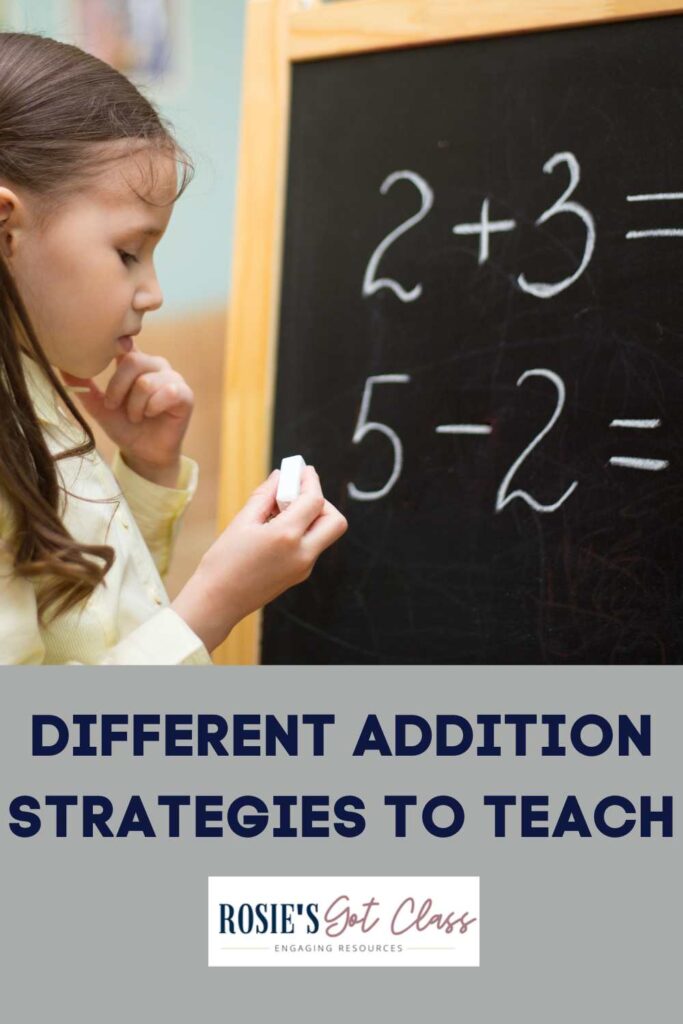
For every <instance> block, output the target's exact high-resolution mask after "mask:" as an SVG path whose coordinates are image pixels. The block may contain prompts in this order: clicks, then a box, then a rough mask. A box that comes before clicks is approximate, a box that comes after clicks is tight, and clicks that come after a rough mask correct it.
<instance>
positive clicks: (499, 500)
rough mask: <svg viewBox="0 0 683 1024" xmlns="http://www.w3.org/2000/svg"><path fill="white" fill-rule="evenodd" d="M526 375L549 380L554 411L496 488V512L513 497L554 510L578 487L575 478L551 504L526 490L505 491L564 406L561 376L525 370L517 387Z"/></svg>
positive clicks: (549, 510) (544, 510) (538, 510)
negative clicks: (553, 399) (553, 398)
mask: <svg viewBox="0 0 683 1024" xmlns="http://www.w3.org/2000/svg"><path fill="white" fill-rule="evenodd" d="M527 377H545V378H546V379H547V380H549V381H551V382H552V383H553V384H554V385H555V387H556V389H557V405H556V406H555V411H554V412H553V414H552V416H551V417H550V419H549V420H548V422H547V423H546V425H545V426H544V427H543V429H542V430H540V431H539V432H538V434H536V437H535V438H534V439H533V440H532V441H531V442H530V444H528V445H527V446H526V448H525V449H524V451H523V452H522V454H521V455H520V456H519V457H518V458H516V459H515V461H514V462H513V463H512V465H511V466H510V468H509V469H508V471H507V473H506V474H505V477H504V478H503V482H502V483H501V485H500V487H499V488H498V494H497V495H496V512H500V511H501V510H502V509H504V508H505V506H506V505H509V503H510V502H511V501H513V499H514V498H521V499H522V501H525V502H526V503H527V505H529V506H530V507H531V508H533V509H534V510H535V511H536V512H554V511H555V510H556V509H558V508H559V507H560V505H562V504H564V502H565V501H566V500H567V498H568V497H569V495H570V494H571V493H572V491H574V490H575V489H576V488H577V487H578V481H576V480H575V481H574V483H573V484H571V486H569V487H568V488H567V490H566V491H565V492H564V494H563V495H562V497H561V498H558V499H557V501H555V502H553V504H552V505H541V503H540V502H538V501H536V499H535V498H532V497H531V495H530V494H528V493H527V492H526V491H521V490H517V491H512V493H511V494H508V493H507V490H508V487H509V486H510V481H511V480H512V478H513V476H514V475H515V473H516V472H517V470H518V469H519V467H520V466H521V465H522V463H523V462H524V460H525V459H526V457H527V455H529V454H530V453H531V452H532V451H533V449H534V448H535V447H536V445H537V444H538V443H539V441H540V440H541V438H543V437H545V435H546V434H547V433H548V432H549V431H550V430H552V428H553V426H554V425H555V423H556V422H557V419H558V417H559V416H560V413H561V412H562V409H563V408H564V398H565V388H564V383H563V381H562V378H561V377H560V376H558V374H556V373H554V372H553V370H526V371H525V372H524V373H523V374H522V376H521V377H520V378H519V380H518V381H517V386H518V387H519V385H520V384H522V383H523V382H524V381H525V380H526V379H527Z"/></svg>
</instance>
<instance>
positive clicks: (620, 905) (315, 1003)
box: [0, 666, 683, 1024]
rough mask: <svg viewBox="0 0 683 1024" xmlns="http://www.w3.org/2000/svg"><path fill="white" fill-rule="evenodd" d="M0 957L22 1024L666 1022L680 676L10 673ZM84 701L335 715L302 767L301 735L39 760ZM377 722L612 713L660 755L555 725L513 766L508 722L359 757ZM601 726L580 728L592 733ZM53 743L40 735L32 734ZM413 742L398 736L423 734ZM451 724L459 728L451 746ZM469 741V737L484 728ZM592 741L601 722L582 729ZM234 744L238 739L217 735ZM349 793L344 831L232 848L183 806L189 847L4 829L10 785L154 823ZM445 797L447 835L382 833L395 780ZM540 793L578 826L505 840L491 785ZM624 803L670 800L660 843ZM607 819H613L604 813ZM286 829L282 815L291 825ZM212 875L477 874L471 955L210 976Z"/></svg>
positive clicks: (675, 878) (673, 960)
mask: <svg viewBox="0 0 683 1024" xmlns="http://www.w3.org/2000/svg"><path fill="white" fill-rule="evenodd" d="M0 701H1V702H2V707H1V709H0V710H1V714H0V735H1V742H2V765H3V771H2V778H1V782H0V785H1V787H2V801H1V806H2V813H3V820H2V832H1V835H2V839H1V845H2V849H1V857H2V866H3V871H2V886H3V894H2V907H3V912H2V940H3V950H2V960H3V966H4V975H5V984H4V986H3V989H4V992H3V1004H4V1014H3V1015H4V1016H6V1019H8V1020H12V1021H13V1022H15V1024H23V1022H26V1024H35V1022H37V1021H41V1020H44V1019H63V1018H69V1019H70V1020H72V1021H74V1022H76V1024H81V1022H83V1024H85V1022H88V1024H90V1022H91V1021H93V1020H97V1021H98V1022H99V1024H109V1022H114V1021H117V1022H119V1021H135V1022H137V1021H142V1020H147V1021H162V1020H163V1021H165V1022H169V1024H175V1022H178V1024H180V1022H185V1021H187V1020H188V1019H190V1020H194V1019H200V1018H204V1019H226V1020H228V1019H234V1018H236V1017H238V1016H239V1018H240V1019H249V1020H256V1021H267V1020H270V1019H285V1020H290V1019H291V1020H298V1021H302V1022H308V1021H311V1022H313V1021H318V1020H320V1019H326V1020H329V1021H337V1020H339V1021H341V1020H348V1019H349V1017H353V1018H358V1019H359V1020H362V1021H364V1020H368V1019H371V1018H372V1017H376V1016H377V1017H382V1018H386V1019H391V1020H395V1021H401V1022H402V1021H406V1022H408V1021H412V1020H414V1019H416V1018H418V1017H421V1016H424V1014H425V1013H429V1014H434V1015H436V1016H437V1018H441V1019H456V1018H462V1019H467V1020H469V1021H476V1022H482V1024H483V1022H486V1024H489V1022H490V1021H492V1020H494V1019H496V1017H500V1016H501V1015H505V1017H506V1018H508V1019H513V1020H525V1021H527V1022H529V1024H536V1022H539V1024H540V1022H541V1021H542V1022H544V1024H545V1022H546V1021H547V1020H549V1019H551V1020H553V1021H554V1022H556V1024H561V1022H564V1021H574V1020H575V1019H576V1018H577V1017H578V1018H586V1019H590V1020H599V1019H603V1020H610V1021H612V1020H620V1021H623V1022H631V1021H633V1022H636V1021H638V1022H640V1021H642V1020H643V1019H653V1020H657V1019H659V1018H660V1017H661V1016H663V1015H664V1011H665V1010H666V1008H667V1007H669V1009H670V1008H671V1007H673V1006H675V1005H676V1004H677V998H676V990H677V988H678V984H679V983H678V974H679V971H680V952H681V947H680V920H681V912H682V911H683V885H682V883H681V878H680V867H681V842H680V837H679V829H678V827H677V814H678V810H679V806H680V799H681V780H682V778H683V772H682V771H681V767H682V762H683V755H682V754H681V737H680V732H679V717H680V713H681V710H682V708H683V688H681V685H680V669H677V668H672V669H662V668H659V669H653V668H641V667H627V668H605V667H601V668H588V669H578V668H568V669H564V670H563V669H561V668H557V667H553V668H547V667H539V668H527V667H505V668H491V667H482V666H476V667H465V668H460V667H435V668H429V669H425V668H424V667H420V668H410V667H396V668H360V669H359V668H352V669H348V668H342V667H324V668H310V667H308V668H280V669H274V668H273V669H268V668H254V669H219V668H216V669H214V670H211V669H209V670H205V669H199V670H189V669H180V670H168V669H145V670H135V669H120V670H119V669H111V670H103V669H92V670H90V669H77V670H74V669H48V668H39V669H35V670H31V669H21V670H7V669H5V670H3V672H2V687H1V688H0ZM39 713H40V714H53V715H58V716H60V717H61V718H63V719H65V720H66V721H71V719H72V716H73V715H74V714H95V715H102V714H104V713H109V714H113V713H121V714H127V715H133V714H134V713H137V714H140V713H151V714H153V713H158V714H162V715H163V714H166V715H168V714H171V713H187V714H192V715H198V714H200V713H213V714H217V715H223V716H225V717H227V718H228V719H231V718H232V716H234V715H236V714H240V713H254V714H259V715H265V714H267V713H271V714H274V715H277V716H279V717H280V718H284V717H285V716H286V715H287V714H298V715H302V714H316V713H317V714H322V713H329V714H333V715H334V716H335V718H336V722H335V725H334V727H328V728H327V730H326V737H327V743H326V753H325V756H324V757H314V756H313V755H312V752H311V746H312V745H311V732H310V729H308V730H305V729H304V730H302V732H301V746H300V753H299V756H297V757H288V756H286V755H283V754H279V755H278V756H275V757H266V756H261V757H246V756H242V757H237V756H234V755H233V754H232V753H231V755H230V756H229V757H227V758H218V757H206V758H199V757H192V758H190V757H174V758H170V757H164V756H163V754H162V751H161V750H160V744H154V743H152V744H150V745H149V747H148V749H147V751H146V753H145V756H144V757H134V756H133V754H132V750H131V747H130V745H126V744H124V743H116V744H114V753H113V756H111V757H106V758H105V757H74V756H72V755H71V754H70V753H69V752H65V753H63V754H61V755H59V756H56V757H43V758H35V757H32V756H31V716H32V715H33V714H39ZM370 713H374V714H377V715H378V716H379V717H380V720H381V722H382V723H383V725H384V726H385V728H386V730H387V737H388V739H389V741H390V742H393V721H394V716H395V715H397V714H415V715H420V716H422V717H423V718H424V719H426V720H427V721H428V722H431V723H432V724H434V722H435V716H436V715H437V714H441V715H456V714H457V715H462V716H463V717H465V718H467V719H469V720H470V721H471V722H472V723H473V724H474V723H475V720H476V716H477V715H487V714H499V715H503V716H504V715H506V714H515V713H516V714H535V715H537V716H541V715H543V714H560V715H565V716H566V718H567V721H568V723H571V722H573V721H574V720H575V719H577V718H579V717H580V716H582V715H586V714H595V715H602V716H604V717H605V719H607V720H609V722H610V723H612V724H613V725H615V727H616V724H617V719H618V716H619V715H620V714H621V715H629V716H631V717H632V719H634V720H635V721H639V720H640V716H641V715H650V716H651V721H652V754H651V756H649V757H644V756H642V755H641V754H639V753H637V752H635V751H632V753H631V755H630V756H619V754H618V751H617V749H616V739H615V743H614V745H613V746H612V747H610V749H609V750H608V751H607V752H606V753H605V754H603V755H601V756H598V757H586V756H584V755H581V754H579V753H577V752H576V751H575V750H572V749H571V746H570V744H569V741H568V730H564V732H563V738H564V740H565V742H566V743H567V756H565V757H541V755H540V747H541V746H542V744H543V742H544V741H545V739H546V738H547V731H546V730H545V729H543V728H542V727H541V726H540V725H537V726H531V727H529V729H528V733H527V747H528V750H527V755H526V756H515V752H514V750H515V748H514V731H513V729H512V728H511V727H502V726H501V727H499V728H498V731H497V737H498V739H499V742H500V745H501V747H502V755H501V756H499V757H483V756H476V755H475V753H474V752H473V749H472V748H471V749H470V750H469V751H468V752H467V753H464V754H462V755H461V756H450V757H449V756H444V757H438V756H436V754H435V753H434V751H433V750H430V751H429V752H427V753H424V754H422V755H420V756H417V757H380V756H379V755H377V754H372V753H369V754H367V755H366V756H365V757H362V758H354V757H352V756H351V752H352V750H353V747H354V745H355V742H356V740H357V738H358V735H359V733H360V729H361V726H362V724H363V722H364V720H365V718H366V716H367V715H368V714H370ZM591 730H592V731H591ZM46 735H47V734H46ZM415 735H416V734H415V733H411V736H412V738H413V739H414V738H415ZM454 735H455V734H453V736H454ZM481 737H482V733H481V731H477V729H476V728H475V738H476V740H477V741H480V740H481ZM584 737H585V739H586V742H591V743H593V742H595V740H596V737H597V732H596V730H595V727H589V728H588V729H587V730H586V731H585V732H584ZM225 744H226V746H227V748H228V750H231V749H232V748H231V735H230V734H229V735H228V737H227V738H226V740H225ZM276 793H277V794H290V793H291V794H298V795H302V794H329V795H330V797H331V800H332V802H334V799H336V798H337V797H338V796H342V795H345V794H355V795H358V796H360V797H361V798H362V799H363V801H364V803H365V808H366V811H365V817H366V828H365V831H364V832H363V833H362V834H361V835H359V836H358V837H357V838H353V839H348V838H342V837H340V836H338V835H336V834H335V833H334V832H333V834H332V835H331V836H330V837H329V838H301V837H298V838H277V839H275V838H273V837H272V834H271V828H270V827H269V828H268V829H266V830H265V831H264V832H263V833H262V834H261V835H260V836H258V837H255V838H250V839H246V838H240V837H237V836H235V835H234V834H232V833H230V831H229V830H228V829H227V828H226V830H225V835H224V836H223V837H221V838H201V839H198V838H195V837H194V835H193V818H192V816H191V815H190V816H188V818H187V819H185V818H183V819H182V823H183V827H182V832H181V836H180V837H179V838H175V839H172V838H167V837H161V836H160V837H159V838H154V839H151V838H144V837H142V836H140V835H131V836H129V837H128V838H126V839H124V838H111V839H104V838H101V837H97V836H95V837H94V838H89V839H84V838H82V836H81V822H80V814H81V809H80V806H79V807H74V808H71V809H70V811H69V819H68V825H69V833H70V834H69V836H67V837H66V838H56V837H55V835H54V832H55V817H54V810H50V809H46V808H45V807H42V806H41V810H40V812H39V814H40V818H41V822H42V827H41V831H40V832H39V833H38V834H37V835H36V836H35V837H34V838H30V839H26V838H24V839H20V838H17V837H16V836H14V835H13V834H12V833H11V832H10V829H9V823H10V818H11V815H10V811H9V805H10V802H11V801H12V799H13V798H15V797H17V796H19V795H21V794H31V795H33V796H35V797H36V798H37V799H38V800H39V801H41V805H42V804H43V802H44V798H45V796H46V794H78V795H79V796H82V795H83V794H91V795H94V794H99V795H104V796H107V797H108V798H109V799H110V800H111V801H112V802H113V804H114V807H115V811H114V815H113V818H112V823H113V827H114V829H115V828H116V819H117V818H119V819H120V817H121V814H122V812H123V810H124V809H125V806H126V804H127V802H128V800H129V798H130V796H131V794H139V795H140V796H141V797H142V798H143V801H144V802H145V804H146V806H147V807H148V808H151V809H152V811H153V812H154V813H153V818H154V822H155V824H157V825H163V824H164V823H165V821H166V820H167V819H166V817H165V816H163V815H161V814H160V813H159V811H158V808H157V807H156V798H157V796H158V795H159V794H188V795H191V796H192V795H196V794H213V795H220V796H222V797H223V798H224V799H225V801H226V803H227V802H228V801H230V800H232V799H234V798H235V797H237V796H240V795H243V794H253V795H257V796H260V797H261V798H262V799H263V800H265V801H266V803H268V804H270V802H271V800H272V796H273V794H276ZM397 793H400V794H414V795H415V796H417V798H418V804H420V803H423V802H425V801H426V800H428V799H429V798H430V797H432V796H434V795H438V794H449V795H451V796H454V797H456V798H457V799H458V800H459V801H460V802H461V804H462V805H463V807H464V809H465V813H466V820H465V824H464V826H463V828H462V829H461V831H460V832H459V833H458V834H457V835H455V836H452V837H450V838H435V837H434V836H431V835H429V834H428V833H427V832H426V831H425V829H423V828H422V826H421V825H420V822H419V815H418V814H416V813H415V812H414V811H413V813H412V814H411V815H409V818H408V834H407V836H406V837H405V838H402V839H399V838H395V837H394V835H393V814H392V813H391V812H390V810H389V809H388V808H387V807H385V806H384V803H383V799H384V796H385V795H386V794H397ZM502 793H504V794H515V795H517V796H518V797H519V796H521V795H522V794H527V795H547V796H548V797H549V805H548V816H549V827H550V830H551V831H552V829H553V826H554V824H555V822H556V820H557V818H558V815H559V814H560V812H561V808H562V806H563V803H564V801H565V799H566V797H567V796H568V795H569V794H573V795H575V796H576V797H577V798H578V800H579V803H580V805H581V808H582V810H583V811H584V813H585V815H586V818H587V821H588V823H589V825H590V828H591V832H592V833H593V835H592V837H591V838H580V837H579V836H577V835H576V834H574V833H570V834H566V835H565V836H564V837H562V838H559V837H555V838H552V837H547V838H544V837H533V838H522V837H521V836H520V827H521V825H520V821H521V819H520V814H519V809H518V808H517V807H515V808H510V810H509V811H508V816H507V825H508V834H507V836H506V837H505V838H495V837H494V828H493V809H492V808H491V807H485V806H484V805H483V797H484V795H486V794H502ZM612 794H619V795H621V796H623V797H626V798H628V799H630V800H631V801H632V802H633V803H634V804H635V805H636V806H637V807H638V806H639V800H640V797H641V796H643V795H650V796H652V798H653V806H654V807H658V806H660V805H661V798H662V796H664V795H670V796H672V798H673V831H674V835H673V838H670V839H666V838H662V836H661V826H658V825H657V824H656V823H655V824H654V825H653V836H652V838H641V837H640V836H639V834H638V833H639V828H640V817H641V816H640V815H639V814H638V815H636V817H637V818H638V819H639V823H638V825H637V827H636V828H635V829H634V831H633V832H632V833H631V834H630V835H629V836H627V837H625V838H608V837H606V836H604V835H600V834H599V833H598V830H597V829H596V828H595V826H594V822H593V812H594V809H595V807H596V804H597V803H598V802H599V801H600V800H601V799H602V798H603V797H606V796H608V795H612ZM620 817H621V819H622V820H623V813H622V814H621V816H620V815H619V814H617V813H616V812H615V813H613V814H612V815H611V818H610V820H611V821H614V822H616V821H617V820H618V819H619V818H620ZM293 820H294V821H296V816H294V818H293ZM210 875H479V876H480V877H481V967H479V968H461V969H455V968H453V969H445V968H440V969H439V968H434V969H429V968H426V969H420V968H411V969H404V970H396V969H392V968H377V969H372V968H370V969H352V968H348V969H344V968H302V969H300V970H288V969H282V968H273V969H267V970H266V969H258V968H248V969H246V968H245V969H243V970H234V969H233V970H228V969H221V968H212V969H209V968H208V967H207V943H206V932H207V878H208V876H210Z"/></svg>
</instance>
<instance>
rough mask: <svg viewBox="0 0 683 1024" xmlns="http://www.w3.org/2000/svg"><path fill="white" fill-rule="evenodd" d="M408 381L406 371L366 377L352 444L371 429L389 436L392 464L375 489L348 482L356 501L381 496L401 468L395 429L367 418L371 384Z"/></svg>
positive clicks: (359, 440)
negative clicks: (383, 483)
mask: <svg viewBox="0 0 683 1024" xmlns="http://www.w3.org/2000/svg"><path fill="white" fill-rule="evenodd" d="M409 381H410V377H409V376H408V374H407V373H383V374H379V376H374V377H368V379H367V380H366V382H365V387H364V388H363V399H362V401H361V403H360V414H359V416H358V422H357V423H356V429H355V430H354V432H353V439H352V440H353V444H359V443H360V442H361V441H362V440H363V438H364V437H365V436H366V434H369V433H371V431H373V430H374V431H377V432H378V433H380V434H384V436H385V437H388V438H389V440H390V441H391V444H392V447H393V449H394V465H393V468H392V470H391V474H390V476H389V479H388V480H387V482H386V483H385V485H384V487H380V488H379V489H378V490H376V491H361V490H359V488H358V487H356V485H355V484H353V483H350V484H348V485H347V486H348V492H349V495H350V496H351V497H352V498H355V499H356V501H377V499H378V498H383V497H384V496H385V495H387V494H388V493H389V491H390V490H391V488H392V487H393V486H394V484H395V483H396V481H397V480H398V478H399V476H400V475H401V470H402V468H403V445H402V444H401V441H400V438H399V436H398V434H397V433H396V431H395V430H392V429H391V427H388V426H387V425H386V423H377V422H376V421H375V422H372V421H370V420H368V412H369V411H370V402H371V400H372V389H373V386H374V385H375V384H407V383H408V382H409Z"/></svg>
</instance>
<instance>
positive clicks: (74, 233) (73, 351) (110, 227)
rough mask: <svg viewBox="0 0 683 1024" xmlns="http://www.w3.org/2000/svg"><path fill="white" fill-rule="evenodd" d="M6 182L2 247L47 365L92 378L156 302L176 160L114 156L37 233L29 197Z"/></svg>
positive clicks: (0, 204) (0, 205)
mask: <svg viewBox="0 0 683 1024" xmlns="http://www.w3.org/2000/svg"><path fill="white" fill-rule="evenodd" d="M108 145H110V146H112V147H116V145H117V144H116V143H111V144H108ZM114 152H116V150H115V149H113V150H112V153H114ZM118 152H120V151H118ZM150 162H153V171H154V173H153V175H152V176H150V173H149V172H150ZM150 177H151V181H152V185H151V186H150ZM129 183H130V184H129ZM3 184H4V183H3V182H0V241H1V242H2V246H3V254H4V256H5V259H6V261H7V263H8V265H9V267H10V270H11V271H12V274H13V276H14V278H15V281H16V283H17V286H18V288H19V292H20V294H21V296H22V298H23V300H24V303H25V304H26V307H27V309H28V313H29V316H30V317H31V322H32V323H33V326H34V328H35V330H36V333H37V335H38V339H39V341H40V342H41V344H42V346H43V349H44V350H45V354H46V355H47V357H48V359H49V361H50V362H51V363H52V364H53V365H54V366H56V367H58V368H59V369H60V370H66V371H67V372H68V373H72V374H74V375H75V376H77V377H85V378H89V377H93V376H95V375H96V374H98V373H101V372H102V370H104V369H105V368H106V367H107V366H108V365H109V363H110V362H111V361H112V360H113V359H114V358H115V357H116V356H117V355H120V354H121V352H122V351H125V347H122V346H121V345H120V339H121V338H125V337H126V336H128V335H133V334H137V333H138V332H139V331H140V328H141V325H142V318H143V316H144V314H145V313H147V312H150V311H152V310H155V309H159V307H160V306H161V304H162V301H163V296H162V294H161V289H160V287H159V282H158V281H157V277H156V273H155V270H154V263H153V253H154V249H155V247H156V244H157V242H158V241H159V239H160V238H161V236H162V235H163V234H164V231H165V230H166V227H167V225H168V222H169V220H170V217H171V212H172V210H173V200H174V198H175V195H176V189H177V176H176V165H175V162H174V161H173V160H172V159H171V158H170V157H168V156H166V155H164V154H161V153H156V152H152V151H148V152H145V153H143V154H140V153H139V152H138V154H137V155H132V154H129V155H127V156H124V157H119V159H117V160H115V161H113V162H111V163H109V164H105V165H104V167H103V169H102V171H101V173H100V174H99V175H98V177H97V178H96V179H94V180H91V181H90V182H89V183H88V184H87V186H86V187H85V189H84V190H83V191H82V192H81V193H79V194H78V195H77V196H75V197H72V198H70V199H69V200H68V201H67V202H66V203H65V204H64V206H63V207H62V208H61V209H59V210H58V211H57V212H56V213H55V214H54V215H52V216H51V217H50V219H49V221H48V223H47V225H45V226H44V227H41V226H39V224H38V221H37V217H36V210H35V207H34V208H33V209H32V207H31V202H30V197H29V198H27V197H26V194H23V195H22V198H20V197H19V193H17V192H12V191H11V189H10V188H4V187H2V186H3ZM131 186H132V188H131ZM133 189H135V190H136V191H137V192H139V193H140V194H141V195H143V196H145V198H146V199H147V200H149V201H151V204H153V205H150V203H148V202H145V201H144V200H143V199H139V198H138V196H137V195H136V194H135V192H134V191H133Z"/></svg>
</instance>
